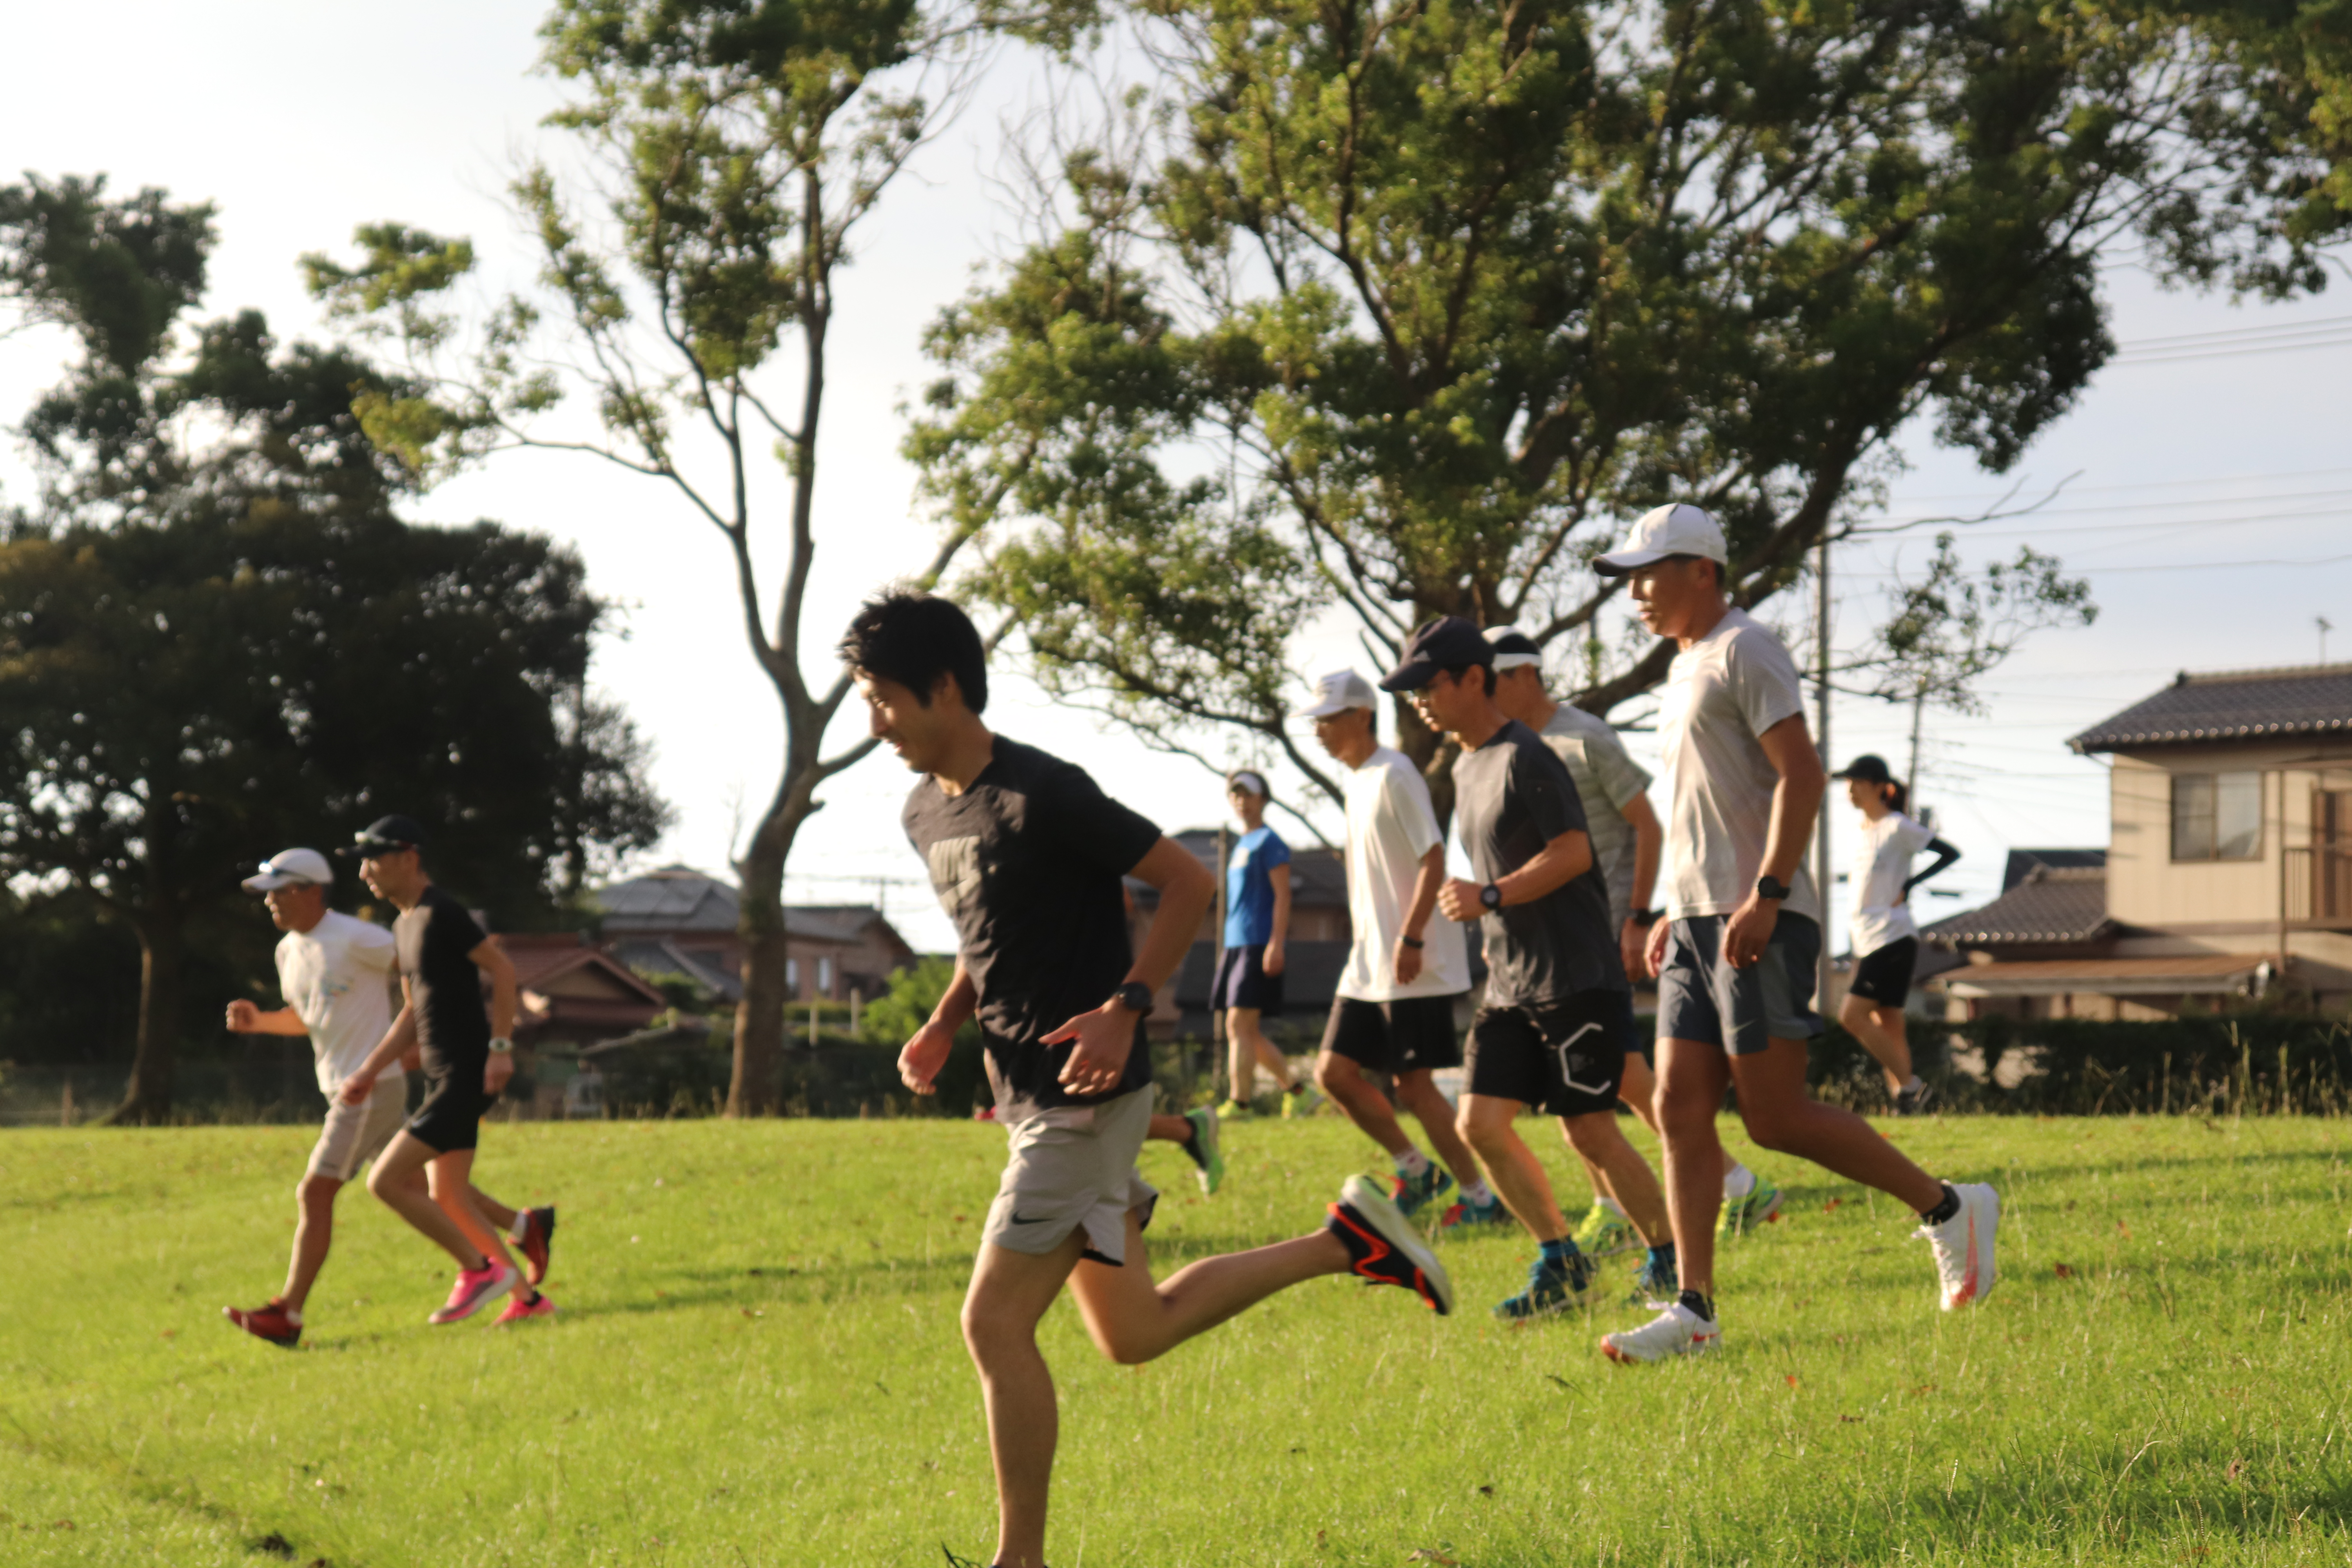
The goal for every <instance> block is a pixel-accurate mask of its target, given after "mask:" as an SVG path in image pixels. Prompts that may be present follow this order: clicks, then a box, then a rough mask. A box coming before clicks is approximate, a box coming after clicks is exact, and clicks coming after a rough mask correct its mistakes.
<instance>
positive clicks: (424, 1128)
mask: <svg viewBox="0 0 2352 1568" xmlns="http://www.w3.org/2000/svg"><path fill="white" fill-rule="evenodd" d="M424 842H425V830H424V829H423V828H422V827H420V826H417V825H416V823H415V821H414V820H413V819H411V818H409V817H405V816H386V817H383V818H380V819H378V820H377V821H376V822H375V823H373V825H371V826H369V827H368V829H367V831H365V832H364V833H362V834H360V835H359V836H358V837H357V838H356V839H355V840H354V841H353V842H352V846H351V847H350V848H348V849H345V850H343V851H342V853H344V854H346V855H357V856H358V857H359V858H360V875H361V877H362V878H363V879H365V880H366V882H367V885H368V887H369V888H370V889H373V891H374V892H375V894H376V896H377V897H379V898H384V899H390V900H392V901H393V902H394V904H396V905H398V906H399V908H400V918H399V919H398V920H396V921H394V922H393V927H392V936H393V942H394V944H395V946H396V947H397V948H398V950H399V955H400V984H401V989H402V992H403V994H404V995H405V997H406V1005H404V1006H403V1007H402V1008H401V1010H400V1016H399V1017H397V1018H395V1019H394V1020H393V1022H392V1027H391V1029H389V1030H388V1031H386V1033H385V1035H384V1037H383V1042H382V1043H381V1044H379V1045H378V1046H377V1047H375V1049H374V1050H373V1051H371V1052H369V1053H368V1058H367V1060H366V1061H365V1062H363V1063H362V1064H361V1066H360V1068H359V1070H358V1071H357V1072H355V1073H353V1074H352V1076H351V1077H350V1078H349V1079H345V1080H344V1083H343V1099H344V1100H345V1101H346V1102H348V1103H350V1104H353V1105H357V1104H359V1103H361V1102H362V1100H366V1099H367V1097H368V1094H369V1092H370V1091H371V1090H372V1089H373V1088H374V1086H375V1079H376V1075H377V1074H378V1073H381V1072H382V1071H383V1069H384V1068H387V1067H389V1066H391V1065H392V1064H393V1062H394V1061H395V1060H397V1059H398V1058H400V1057H401V1056H402V1055H403V1054H404V1053H405V1052H406V1051H408V1050H409V1049H410V1048H411V1047H416V1048H417V1049H419V1050H420V1051H421V1052H422V1054H423V1058H424V1064H425V1103H424V1104H422V1105H420V1106H418V1107H417V1110H416V1114H415V1115H414V1116H411V1117H410V1118H409V1119H408V1124H407V1125H406V1126H405V1127H404V1128H402V1129H401V1131H400V1134H399V1136H398V1137H396V1138H394V1140H393V1141H392V1144H391V1147H389V1148H387V1149H386V1150H385V1151H384V1152H383V1157H382V1158H381V1159H379V1160H377V1161H376V1163H375V1169H374V1170H373V1172H371V1173H369V1175H368V1191H370V1192H372V1193H373V1194H375V1195H376V1196H377V1197H379V1198H382V1199H383V1201H384V1202H385V1203H386V1204H388V1205H391V1206H392V1207H393V1208H394V1210H396V1211H397V1212H398V1213H399V1214H400V1215H401V1217H402V1218H404V1219H405V1220H407V1221H408V1223H409V1224H411V1225H413V1226H415V1227H416V1228H417V1229H419V1230H421V1231H423V1232H424V1233H425V1235H426V1236H427V1237H430V1238H431V1239H433V1240H434V1241H436V1242H438V1243H439V1244H440V1245H441V1247H443V1248H444V1249H446V1251H447V1252H448V1254H449V1256H450V1257H452V1258H456V1259H457V1270H458V1272H457V1283H456V1284H455V1285H453V1286H451V1287H450V1289H449V1300H447V1301H446V1302H445V1303H444V1304H443V1305H442V1307H441V1310H438V1311H436V1312H435V1313H434V1314H433V1316H432V1318H431V1319H430V1320H429V1321H433V1322H436V1323H454V1322H457V1321H458V1320H459V1319H461V1318H470V1317H472V1316H473V1315H474V1313H475V1312H477V1311H478V1310H480V1309H481V1306H482V1303H483V1302H485V1301H487V1300H489V1299H490V1298H491V1297H493V1296H495V1295H497V1294H498V1293H499V1291H501V1290H505V1291H508V1292H509V1293H510V1295H511V1296H512V1300H509V1302H508V1303H507V1308H506V1310H505V1311H503V1312H501V1313H499V1320H498V1321H499V1322H500V1323H502V1324H504V1323H511V1322H515V1321H520V1320H521V1319H524V1318H546V1317H552V1316H553V1315H554V1313H555V1303H554V1302H553V1301H551V1300H548V1299H547V1298H546V1297H545V1296H542V1295H541V1294H540V1293H539V1291H538V1290H537V1289H535V1288H534V1282H533V1281H527V1280H525V1279H524V1278H523V1275H522V1271H521V1270H520V1269H519V1268H516V1267H515V1262H514V1259H513V1258H511V1257H510V1256H509V1255H508V1252H507V1249H506V1244H505V1243H504V1242H503V1241H502V1240H501V1239H500V1238H499V1233H498V1231H497V1229H496V1228H495V1227H493V1226H491V1224H490V1223H489V1221H488V1219H486V1218H485V1217H484V1216H483V1215H482V1212H481V1210H480V1209H478V1208H477V1207H476V1206H475V1205H474V1199H473V1187H472V1181H473V1169H474V1149H475V1145H476V1144H477V1142H478V1141H479V1138H480V1132H481V1121H482V1113H483V1112H484V1111H486V1110H489V1108H490V1106H491V1104H492V1103H493V1102H494V1101H496V1100H497V1099H498V1096H499V1090H500V1089H504V1088H505V1087H506V1085H507V1079H509V1078H511V1077H513V1076H514V1056H513V1054H512V1053H513V1050H514V1044H513V1040H512V1038H511V1037H512V1035H513V1033H514V1020H515V973H514V965H513V964H512V963H509V961H508V959H507V955H506V953H505V952H503V951H501V950H500V948H499V944H498V943H497V942H492V941H491V940H490V939H489V938H488V937H487V936H485V935H484V934H483V933H482V928H481V927H480V926H479V925H478V924H476V923H475V921H474V917H473V916H472V915H470V914H468V913H467V910H466V906H465V905H463V904H461V903H459V902H458V901H457V900H456V899H454V898H451V897H450V896H449V895H448V894H447V893H446V892H444V891H443V890H442V889H439V888H436V887H435V886H434V885H433V882H432V879H430V878H428V877H427V876H425V864H424V860H423V858H422V851H421V847H422V845H423V844H424ZM485 975H487V976H488V978H489V982H490V1008H491V1009H492V1010H494V1012H495V1017H494V1016H493V1013H492V1012H491V1011H485V1010H484V1008H483V1006H482V978H483V977H484V976H485ZM420 1167H421V1168H422V1169H423V1170H424V1172H425V1180H426V1183H427V1185H428V1189H429V1191H430V1192H431V1194H432V1201H431V1203H429V1204H417V1203H415V1202H414V1201H413V1199H414V1195H415V1190H414V1186H413V1181H414V1176H415V1172H416V1171H417V1170H418V1169H419V1168H420ZM404 1197H406V1198H409V1199H411V1200H412V1201H410V1202H405V1203H404V1202H403V1201H401V1200H402V1199H403V1198H404ZM542 1212H548V1213H550V1215H551V1211H542ZM551 1217H552V1215H551ZM549 1228H550V1229H551V1230H552V1228H553V1227H552V1226H550V1227H549ZM538 1262H539V1260H538V1259H533V1264H534V1268H533V1271H532V1272H533V1275H534V1279H535V1278H536V1277H537V1276H538V1275H539V1274H541V1272H542V1270H541V1268H539V1267H538Z"/></svg>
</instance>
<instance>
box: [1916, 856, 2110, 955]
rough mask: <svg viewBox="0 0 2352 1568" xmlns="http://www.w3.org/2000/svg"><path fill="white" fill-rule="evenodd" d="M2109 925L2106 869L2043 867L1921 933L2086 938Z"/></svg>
mask: <svg viewBox="0 0 2352 1568" xmlns="http://www.w3.org/2000/svg"><path fill="white" fill-rule="evenodd" d="M2113 923H2114V922H2113V921H2109V920H2108V919H2107V873H2106V868H2105V867H2098V868H2092V867H2080V868H2066V869H2053V868H2049V867H2042V868H2037V869H2035V870H2033V871H2032V872H2030V873H2028V874H2027V876H2026V879H2025V880H2023V881H2022V882H2020V883H2019V884H2018V885H2017V886H2016V887H2014V888H2011V889H2009V891H2007V892H2005V893H2003V894H2002V895H2001V896H2000V897H1999V898H1997V899H1995V900H1993V901H1992V902H1990V903H1989V904H1987V905H1985V906H1984V907H1983V908H1981V909H1974V910H1964V911H1963V912H1961V913H1959V914H1957V915H1953V916H1951V917H1949V918H1948V919H1946V920H1940V921H1937V922H1936V923H1935V924H1933V925H1931V926H1928V927H1927V928H1925V929H1924V930H1923V931H1921V932H1920V934H1921V935H1923V936H1925V937H1927V938H1928V939H1929V940H1930V941H1933V942H1946V943H1948V944H1950V945H1953V946H1968V945H1979V946H1980V945H1983V944H1985V943H1988V942H2090V941H2092V940H2094V939H2095V938H2096V937H2099V936H2101V935H2104V934H2105V932H2106V931H2107V930H2108V928H2109V927H2110V926H2111V925H2113Z"/></svg>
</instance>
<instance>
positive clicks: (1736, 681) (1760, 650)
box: [1593, 504, 2000, 1362]
mask: <svg viewBox="0 0 2352 1568" xmlns="http://www.w3.org/2000/svg"><path fill="white" fill-rule="evenodd" d="M1729 560H1730V552H1729V551H1728V550H1727V548H1726V546H1725V542H1724V537H1723V530H1722V529H1721V527H1719V526H1718V525H1717V522H1716V521H1715V519H1714V518H1713V517H1712V516H1711V515H1709V514H1708V513H1707V512H1706V510H1704V509H1702V508H1699V507H1696V506H1691V505H1688V504H1677V505H1673V506H1662V507H1659V508H1658V509H1657V510H1654V511H1652V512H1649V513H1648V514H1646V515H1645V516H1643V518H1642V520H1641V521H1639V522H1637V523H1635V524H1634V525H1633V532H1632V533H1631V535H1629V536H1628V537H1627V539H1626V541H1625V543H1624V545H1623V547H1622V549H1619V550H1616V551H1613V552H1611V553H1609V554H1606V555H1603V556H1601V557H1600V558H1599V559H1598V560H1596V561H1595V562H1594V563H1593V566H1594V569H1595V570H1596V571H1598V572H1600V573H1601V574H1602V575H1603V576H1622V577H1628V578H1630V579H1631V580H1632V581H1631V587H1632V589H1633V600H1634V603H1635V604H1636V605H1639V606H1640V610H1641V616H1642V621H1643V625H1644V626H1648V627H1649V629H1650V630H1651V631H1652V632H1654V633H1655V634H1657V635H1658V636H1660V637H1672V638H1674V639H1675V643H1676V645H1677V646H1678V647H1679V649H1680V651H1679V652H1678V653H1677V655H1676V656H1675V661H1674V664H1673V666H1672V668H1670V669H1669V670H1668V671H1667V675H1666V681H1665V686H1664V689H1663V690H1662V692H1661V693H1660V703H1659V714H1658V735H1659V740H1660V742H1661V743H1662V747H1663V752H1664V759H1665V763H1666V767H1667V769H1668V772H1669V773H1670V774H1671V776H1672V782H1671V786H1670V789H1669V792H1668V797H1667V798H1668V807H1667V812H1666V832H1665V855H1664V888H1665V895H1664V899H1665V918H1664V920H1662V921H1659V922H1658V923H1657V924H1656V925H1654V926H1653V927H1652V928H1651V931H1650V945H1649V948H1648V950H1647V952H1646V954H1645V957H1646V958H1647V960H1648V962H1649V965H1650V967H1651V968H1652V969H1654V971H1655V972H1656V973H1657V975H1658V1069H1657V1070H1658V1094H1657V1110H1658V1120H1659V1122H1660V1124H1661V1127H1662V1129H1663V1136H1664V1143H1665V1164H1666V1197H1667V1206H1668V1209H1669V1211H1670V1213H1671V1215H1672V1218H1673V1222H1674V1230H1675V1243H1676V1246H1677V1249H1678V1253H1679V1257H1678V1262H1679V1263H1680V1266H1681V1270H1682V1289H1681V1292H1680V1293H1679V1295H1678V1296H1677V1297H1676V1299H1675V1300H1674V1301H1673V1302H1671V1303H1669V1304H1668V1305H1667V1306H1666V1307H1665V1309H1664V1310H1663V1311H1662V1312H1661V1313H1660V1314H1659V1315H1658V1317H1657V1318H1656V1319H1655V1320H1654V1321H1651V1322H1649V1323H1646V1324H1644V1325H1643V1326H1642V1327H1640V1328H1638V1329H1633V1330H1630V1331H1624V1332H1620V1333H1613V1334H1604V1335H1603V1336H1601V1349H1602V1351H1603V1352H1604V1353H1606V1354H1607V1355H1609V1356H1610V1357H1611V1358H1612V1359H1614V1360H1617V1361H1620V1362H1650V1361H1658V1360H1661V1359H1663V1358H1664V1357H1667V1356H1674V1355H1686V1354H1690V1353H1693V1352H1705V1351H1711V1350H1714V1349H1716V1348H1717V1346H1718V1345H1719V1344H1720V1343H1721V1340H1722V1329H1721V1327H1720V1326H1719V1321H1718V1319H1717V1316H1716V1308H1715V1301H1714V1293H1715V1221H1716V1214H1717V1209H1718V1207H1719V1206H1720V1205H1721V1203H1722V1200H1723V1189H1722V1181H1723V1145H1722V1143H1721V1142H1719V1141H1718V1140H1717V1135H1716V1116H1717V1112H1718V1110H1720V1108H1721V1107H1722V1104H1723V1096H1724V1091H1725V1090H1726V1089H1729V1088H1736V1089H1738V1097H1739V1115H1740V1119H1741V1121H1743V1122H1745V1123H1746V1125H1747V1129H1748V1136H1749V1137H1750V1138H1752V1139H1754V1140H1755V1141H1756V1142H1759V1143H1760V1144H1762V1145H1763V1146H1764V1147H1766V1148H1768V1149H1777V1150H1780V1151H1783V1152H1787V1153H1790V1154H1796V1155H1799V1156H1801V1157H1802V1158H1804V1159H1808V1160H1811V1161H1812V1162H1813V1163H1815V1164H1818V1165H1821V1166H1823V1167H1824V1168H1826V1169H1828V1170H1831V1171H1833V1172H1835V1173H1838V1174H1839V1175H1842V1176H1844V1177H1846V1178H1847V1179H1849V1180H1851V1181H1856V1182H1860V1183H1862V1184H1864V1185H1865V1186H1870V1187H1874V1188H1876V1189H1877V1190H1879V1191H1880V1192H1883V1193H1885V1194H1888V1195H1889V1196H1891V1197H1893V1198H1895V1199H1896V1200H1897V1201H1898V1202H1901V1203H1903V1204H1905V1205H1907V1206H1908V1207H1910V1208H1911V1209H1912V1210H1913V1211H1914V1212H1915V1213H1916V1214H1917V1215H1919V1217H1920V1224H1921V1229H1920V1234H1921V1235H1922V1236H1924V1237H1927V1241H1928V1242H1929V1244H1930V1245H1931V1247H1933V1249H1934V1252H1935V1259H1936V1267H1937V1275H1938V1277H1939V1284H1940V1297H1941V1304H1942V1306H1943V1308H1944V1310H1947V1311H1949V1310H1953V1309H1954V1308H1958V1307H1963V1306H1968V1305H1970V1304H1972V1303H1974V1302H1978V1301H1981V1300H1984V1298H1985V1296H1986V1294H1987V1293H1988V1292H1989V1291H1990V1290H1991V1289H1992V1286H1993V1279H1994V1267H1993V1241H1994V1231H1995V1228H1996V1226H1998V1224H1999V1221H2000V1199H1999V1198H1998V1197H1997V1196H1995V1194H1994V1193H1993V1190H1992V1188H1991V1187H1990V1186H1984V1185H1976V1184H1971V1185H1968V1186H1962V1187H1954V1186H1952V1185H1950V1184H1947V1183H1944V1182H1940V1181H1938V1180H1937V1179H1936V1178H1935V1177H1933V1176H1931V1175H1929V1174H1927V1172H1925V1171H1923V1170H1921V1169H1920V1168H1919V1167H1918V1166H1917V1165H1916V1164H1914V1163H1911V1161H1910V1160H1909V1159H1907V1158H1906V1157H1905V1156H1904V1154H1903V1153H1902V1152H1901V1151H1899V1150H1897V1149H1896V1148H1895V1145H1893V1144H1892V1143H1889V1142H1886V1140H1885V1139H1884V1138H1882V1137H1880V1136H1879V1135H1878V1133H1877V1132H1876V1131H1873V1129H1872V1128H1871V1126H1870V1124H1869V1123H1868V1122H1866V1121H1864V1120H1863V1119H1862V1118H1861V1117H1859V1116H1856V1115H1854V1114H1853V1112H1852V1111H1848V1110H1840V1109H1838V1108H1837V1107H1834V1106H1829V1105H1823V1104H1822V1103H1821V1102H1820V1101H1818V1100H1814V1099H1813V1098H1812V1097H1811V1095H1809V1094H1808V1093H1807V1092H1806V1090H1805V1058H1806V1049H1805V1046H1806V1042H1807V1041H1808V1040H1809V1039H1810V1038H1811V1037H1813V1036H1814V1035H1816V1034H1819V1033H1820V1032H1821V1019H1820V1018H1819V1017H1818V1016H1816V1015H1815V1014H1814V1013H1813V1011H1812V994H1813V977H1814V971H1815V966H1816V963H1817V962H1818V960H1819V957H1820V954H1821V941H1822V934H1821V913H1822V910H1821V900H1820V899H1819V897H1818V896H1817V894H1816V892H1815V890H1814V889H1813V887H1812V884H1811V881H1810V879H1808V878H1807V877H1806V875H1805V868H1804V854H1805V846H1806V844H1807V842H1808V841H1809V840H1810V839H1811V837H1812V827H1813V816H1814V813H1815V812H1817V811H1818V810H1819V809H1820V808H1821V803H1822V792H1823V790H1824V788H1825V787H1826V780H1825V774H1824V770H1823V768H1822V762H1821V758H1820V756H1819V755H1818V754H1817V753H1816V752H1814V750H1813V742H1812V738H1811V735H1810V734H1808V733H1807V731H1806V728H1805V715H1804V699H1803V694H1802V691H1801V689H1800V686H1799V683H1798V678H1797V667H1796V664H1795V662H1794V661H1793V660H1792V659H1790V657H1789V650H1788V649H1787V648H1786V647H1783V646H1782V645H1781V643H1780V638H1778V637H1774V636H1773V635H1772V633H1771V632H1770V631H1769V630H1768V629H1766V628H1765V627H1764V626H1762V625H1761V624H1760V623H1759V622H1757V621H1755V620H1754V619H1752V618H1750V617H1749V616H1748V614H1747V613H1746V612H1745V611H1743V610H1741V609H1739V608H1738V607H1737V606H1735V605H1733V604H1732V603H1731V601H1730V599H1729V597H1728V596H1727V593H1726V589H1727V582H1726V578H1725V574H1726V572H1727V569H1728V563H1729Z"/></svg>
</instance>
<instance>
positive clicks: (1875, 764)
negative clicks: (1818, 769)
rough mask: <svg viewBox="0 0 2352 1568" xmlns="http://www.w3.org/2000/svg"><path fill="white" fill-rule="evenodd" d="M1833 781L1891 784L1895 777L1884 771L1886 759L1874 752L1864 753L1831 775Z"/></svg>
mask: <svg viewBox="0 0 2352 1568" xmlns="http://www.w3.org/2000/svg"><path fill="white" fill-rule="evenodd" d="M1830 777H1832V778H1833V779H1860V780H1861V781H1862V782H1863V783H1864V784H1893V783H1894V782H1895V775H1894V774H1893V773H1888V772H1887V771H1886V759H1885V757H1882V756H1879V755H1877V754H1876V753H1875V752H1863V753H1862V755H1860V756H1858V757H1856V758H1854V760H1853V761H1852V762H1850V763H1846V765H1845V766H1843V767H1842V768H1840V769H1839V770H1838V771H1837V772H1835V773H1832V774H1831V775H1830Z"/></svg>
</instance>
